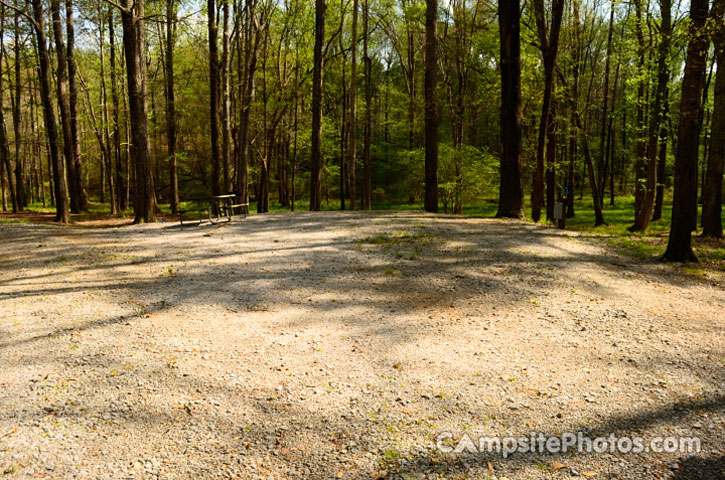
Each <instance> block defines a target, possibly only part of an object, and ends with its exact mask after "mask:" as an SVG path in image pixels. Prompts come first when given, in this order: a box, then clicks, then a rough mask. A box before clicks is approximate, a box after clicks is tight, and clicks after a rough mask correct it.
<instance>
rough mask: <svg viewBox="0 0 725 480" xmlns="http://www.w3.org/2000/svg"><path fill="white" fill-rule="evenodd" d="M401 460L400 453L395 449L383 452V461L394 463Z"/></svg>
mask: <svg viewBox="0 0 725 480" xmlns="http://www.w3.org/2000/svg"><path fill="white" fill-rule="evenodd" d="M399 458H400V452H399V451H397V450H396V449H394V448H389V449H387V450H385V452H383V460H384V461H385V462H388V463H392V462H394V461H396V460H397V459H399Z"/></svg>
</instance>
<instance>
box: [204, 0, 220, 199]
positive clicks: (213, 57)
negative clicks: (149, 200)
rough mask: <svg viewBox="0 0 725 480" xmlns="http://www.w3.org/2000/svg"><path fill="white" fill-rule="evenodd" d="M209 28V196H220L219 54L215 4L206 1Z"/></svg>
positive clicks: (212, 0)
mask: <svg viewBox="0 0 725 480" xmlns="http://www.w3.org/2000/svg"><path fill="white" fill-rule="evenodd" d="M207 15H208V20H209V21H208V27H209V129H210V133H211V194H212V195H219V194H220V185H219V164H220V155H219V53H218V47H217V23H216V2H215V0H208V1H207Z"/></svg>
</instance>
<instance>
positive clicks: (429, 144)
mask: <svg viewBox="0 0 725 480" xmlns="http://www.w3.org/2000/svg"><path fill="white" fill-rule="evenodd" d="M437 35H438V0H426V11H425V78H424V84H425V85H424V86H425V202H424V208H425V211H426V212H434V213H437V212H438V92H437V89H438V37H437Z"/></svg>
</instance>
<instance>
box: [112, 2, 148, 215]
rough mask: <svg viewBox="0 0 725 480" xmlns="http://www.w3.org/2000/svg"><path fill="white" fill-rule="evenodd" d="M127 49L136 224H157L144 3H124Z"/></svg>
mask: <svg viewBox="0 0 725 480" xmlns="http://www.w3.org/2000/svg"><path fill="white" fill-rule="evenodd" d="M120 7H121V20H122V23H123V48H124V54H125V58H126V80H127V88H128V109H129V116H130V118H129V123H130V134H131V146H130V147H131V148H130V154H131V158H132V159H133V167H134V177H133V178H134V189H133V210H134V223H144V222H154V221H156V208H157V207H156V189H155V187H154V178H153V175H152V173H151V152H150V150H151V149H150V146H149V124H148V108H147V106H146V61H145V52H146V47H145V44H146V38H145V34H144V16H145V13H144V11H145V8H144V7H145V5H144V0H122V3H121V5H120Z"/></svg>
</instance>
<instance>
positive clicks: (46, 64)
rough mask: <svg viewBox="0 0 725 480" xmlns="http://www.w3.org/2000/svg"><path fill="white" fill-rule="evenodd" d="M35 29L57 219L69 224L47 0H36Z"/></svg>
mask: <svg viewBox="0 0 725 480" xmlns="http://www.w3.org/2000/svg"><path fill="white" fill-rule="evenodd" d="M32 3H33V18H34V21H35V25H34V29H35V36H36V39H37V48H38V64H39V79H40V92H41V101H42V103H43V117H44V119H45V131H46V134H47V135H48V149H49V151H50V159H51V164H52V166H53V187H54V198H55V211H56V214H55V221H56V222H60V223H68V222H69V221H70V211H69V208H68V191H67V186H66V180H65V173H64V167H63V159H62V157H61V156H60V150H59V147H58V126H57V124H56V120H55V106H54V105H53V100H52V94H51V79H50V76H51V72H50V58H49V55H48V49H47V46H46V45H47V41H46V39H45V17H44V14H43V1H42V0H32Z"/></svg>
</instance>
